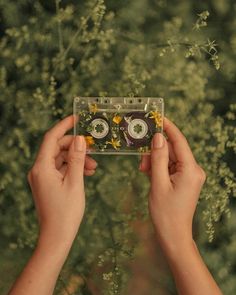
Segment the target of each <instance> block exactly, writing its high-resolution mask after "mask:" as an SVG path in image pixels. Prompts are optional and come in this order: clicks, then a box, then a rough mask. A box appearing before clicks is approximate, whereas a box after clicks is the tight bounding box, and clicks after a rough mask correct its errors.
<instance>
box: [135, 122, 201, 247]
mask: <svg viewBox="0 0 236 295" xmlns="http://www.w3.org/2000/svg"><path fill="white" fill-rule="evenodd" d="M163 123H164V131H165V132H166V134H167V137H168V140H166V138H165V137H164V136H163V135H162V134H161V133H157V134H155V136H154V137H153V140H152V151H151V155H150V156H143V157H142V161H141V164H140V170H141V171H143V172H146V173H147V174H148V175H149V176H150V179H151V190H150V195H149V209H150V214H151V217H152V221H153V223H154V226H155V229H156V232H157V234H158V238H159V240H160V242H161V244H162V245H163V246H164V247H165V248H166V247H168V248H169V247H175V246H177V245H178V242H190V241H191V240H192V220H193V215H194V211H195V209H196V205H197V202H198V198H199V194H200V191H201V188H202V185H203V184H204V182H205V179H206V174H205V172H204V170H203V169H202V168H201V167H200V166H199V165H198V163H197V162H196V160H195V158H194V156H193V154H192V152H191V149H190V147H189V145H188V142H187V140H186V138H185V137H184V135H183V134H182V133H181V132H180V130H179V129H178V128H177V127H176V126H175V125H174V124H173V123H172V122H171V121H170V120H168V119H167V118H164V122H163Z"/></svg>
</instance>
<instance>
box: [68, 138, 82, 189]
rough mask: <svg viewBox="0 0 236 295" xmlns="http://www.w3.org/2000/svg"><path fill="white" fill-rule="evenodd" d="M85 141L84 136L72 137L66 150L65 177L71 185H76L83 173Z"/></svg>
mask: <svg viewBox="0 0 236 295" xmlns="http://www.w3.org/2000/svg"><path fill="white" fill-rule="evenodd" d="M85 155H86V141H85V139H84V136H81V135H77V136H75V137H74V139H73V141H72V143H71V145H70V148H69V152H68V160H67V165H68V166H67V173H66V179H67V182H69V183H70V184H71V185H78V184H79V183H80V179H83V175H84V163H85Z"/></svg>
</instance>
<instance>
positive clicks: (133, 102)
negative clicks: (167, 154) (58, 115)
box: [73, 97, 164, 154]
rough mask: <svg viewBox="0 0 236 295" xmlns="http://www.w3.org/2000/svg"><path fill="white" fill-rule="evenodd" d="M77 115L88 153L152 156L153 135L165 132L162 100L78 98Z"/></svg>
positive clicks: (78, 129) (77, 126)
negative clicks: (150, 154)
mask: <svg viewBox="0 0 236 295" xmlns="http://www.w3.org/2000/svg"><path fill="white" fill-rule="evenodd" d="M73 113H74V116H75V119H76V118H77V119H78V120H75V124H74V135H83V136H84V137H85V140H86V143H87V151H86V152H87V153H88V154H141V153H142V154H149V153H150V150H151V141H152V137H153V135H154V134H155V133H156V132H161V133H162V132H163V116H164V100H163V98H159V97H76V98H74V103H73Z"/></svg>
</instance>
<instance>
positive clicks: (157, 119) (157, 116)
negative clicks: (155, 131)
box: [149, 111, 162, 127]
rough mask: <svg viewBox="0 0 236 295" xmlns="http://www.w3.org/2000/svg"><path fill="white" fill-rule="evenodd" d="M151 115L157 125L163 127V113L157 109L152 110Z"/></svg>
mask: <svg viewBox="0 0 236 295" xmlns="http://www.w3.org/2000/svg"><path fill="white" fill-rule="evenodd" d="M150 115H151V116H150V117H149V118H151V119H154V121H155V123H156V126H158V127H161V126H162V117H161V114H160V113H159V112H157V111H151V112H150Z"/></svg>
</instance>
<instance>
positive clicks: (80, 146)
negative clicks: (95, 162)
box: [75, 136, 84, 152]
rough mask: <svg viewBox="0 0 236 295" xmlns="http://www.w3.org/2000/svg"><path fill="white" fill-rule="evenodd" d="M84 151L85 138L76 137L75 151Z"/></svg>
mask: <svg viewBox="0 0 236 295" xmlns="http://www.w3.org/2000/svg"><path fill="white" fill-rule="evenodd" d="M83 149H84V138H83V136H76V137H75V151H76V152H82V151H83Z"/></svg>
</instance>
